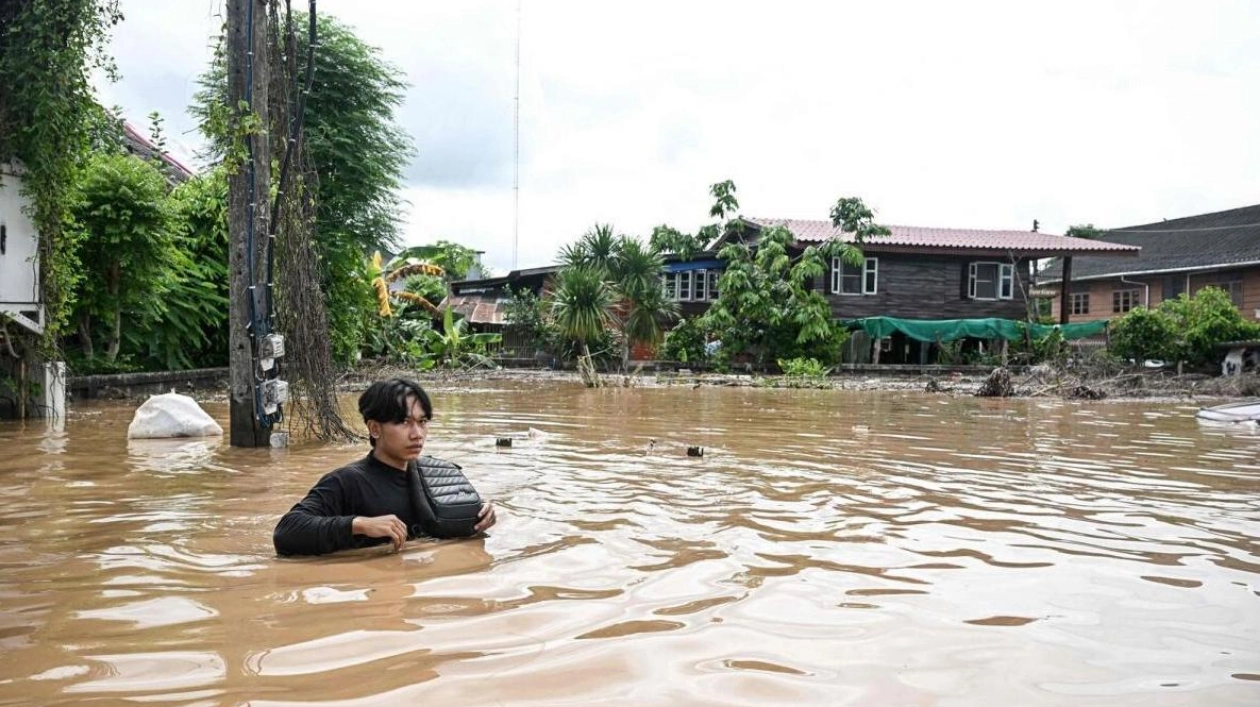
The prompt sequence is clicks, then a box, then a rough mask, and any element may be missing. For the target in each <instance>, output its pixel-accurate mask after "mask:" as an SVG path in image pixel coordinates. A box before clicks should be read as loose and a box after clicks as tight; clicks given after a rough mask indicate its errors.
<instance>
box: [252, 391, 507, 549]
mask: <svg viewBox="0 0 1260 707" xmlns="http://www.w3.org/2000/svg"><path fill="white" fill-rule="evenodd" d="M359 413H360V414H361V415H363V421H364V422H365V423H366V424H367V428H368V435H369V436H370V437H371V440H370V441H371V445H372V449H371V451H369V452H368V455H367V456H366V457H364V458H362V459H360V460H358V461H356V462H354V463H352V464H349V465H347V466H344V467H342V468H340V469H337V470H336V471H333V472H330V473H328V474H325V475H324V477H323V478H321V479H320V480H319V482H318V483H316V484H315V486H314V487H312V488H311V490H310V491H308V492H307V494H306V497H305V498H303V499H302V500H301V501H298V503H297V505H295V506H293V508H292V509H290V510H289V512H288V513H286V514H285V515H284V517H282V518H281V519H280V522H279V523H277V524H276V530H275V532H274V533H273V534H272V541H273V542H274V543H275V546H276V553H278V554H280V555H323V554H326V553H329V552H336V551H338V550H347V549H350V548H359V547H368V546H371V545H382V544H384V543H393V544H394V549H395V550H399V549H401V548H402V546H403V543H404V542H406V541H408V540H411V539H413V538H416V537H419V536H421V535H436V533H435V532H434V531H433V529H432V528H428V527H426V522H425V518H424V517H423V516H422V514H421V512H420V510H419V509H417V508H416V507H415V506H416V502H414V501H413V492H412V489H411V488H410V486H409V485H408V479H407V475H408V465H409V464H412V463H414V462H415V461H416V459H418V458H419V457H420V453H421V451H422V450H423V449H424V441H425V438H426V437H427V436H428V433H429V421H430V420H432V419H433V403H432V402H431V401H430V400H429V394H428V393H426V392H424V389H423V388H421V387H420V385H419V384H417V383H415V382H414V381H410V380H406V379H403V378H394V379H391V380H385V381H377V382H376V383H373V384H372V385H371V386H370V387H369V388H368V389H367V390H366V391H364V392H363V395H361V396H359ZM419 501H420V502H423V496H421V498H420V499H419ZM495 520H496V518H495V512H494V505H493V504H490V503H485V504H483V505H482V506H481V511H480V513H479V514H478V515H477V524H476V526H475V527H474V531H475V532H481V531H484V530H486V529H487V528H489V527H491V526H493V525H494V523H495Z"/></svg>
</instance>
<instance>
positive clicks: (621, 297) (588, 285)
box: [548, 225, 678, 366]
mask: <svg viewBox="0 0 1260 707" xmlns="http://www.w3.org/2000/svg"><path fill="white" fill-rule="evenodd" d="M560 261H561V264H562V267H561V269H560V271H559V273H557V275H556V280H555V283H554V284H553V286H552V289H551V292H550V293H549V295H548V299H549V301H550V302H551V311H552V317H553V319H554V321H555V325H556V327H557V329H558V330H559V332H560V334H561V335H562V336H563V337H564V338H566V339H568V340H570V341H573V342H575V343H577V344H578V345H579V346H580V347H581V348H582V352H583V355H584V356H586V357H588V358H589V356H590V345H591V344H592V343H593V342H594V341H596V340H597V339H600V338H601V337H603V336H604V335H605V334H606V332H608V331H612V332H613V333H614V335H615V337H616V339H617V343H618V344H620V348H621V361H622V365H623V366H624V365H626V364H627V363H628V362H629V360H630V350H631V348H632V347H633V346H634V345H635V344H648V345H656V344H657V343H659V342H660V340H661V337H662V336H663V334H664V332H663V329H662V324H663V323H664V322H667V321H669V320H671V319H673V318H675V317H677V315H678V303H677V302H673V301H671V300H669V299H667V298H666V297H665V291H664V289H663V288H662V287H661V271H662V268H663V266H664V261H663V260H662V256H661V254H660V252H658V251H657V250H656V249H655V248H653V247H651V246H645V245H644V244H643V243H642V242H641V241H639V240H638V239H635V238H630V237H628V236H624V235H614V234H613V229H612V227H611V226H607V225H597V226H595V228H593V229H591V230H590V231H588V232H587V233H586V234H585V235H583V236H582V238H581V239H579V240H578V241H577V242H575V243H572V244H569V245H567V246H565V247H564V248H563V249H561V251H560Z"/></svg>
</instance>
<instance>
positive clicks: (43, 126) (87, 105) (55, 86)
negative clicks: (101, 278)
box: [0, 0, 122, 346]
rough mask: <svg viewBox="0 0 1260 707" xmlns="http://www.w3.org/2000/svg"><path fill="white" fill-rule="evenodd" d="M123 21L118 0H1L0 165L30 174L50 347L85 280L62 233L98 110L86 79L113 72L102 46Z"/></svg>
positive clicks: (28, 190)
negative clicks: (20, 166) (99, 71)
mask: <svg viewBox="0 0 1260 707" xmlns="http://www.w3.org/2000/svg"><path fill="white" fill-rule="evenodd" d="M121 19H122V15H121V13H120V12H119V11H118V2H117V0H0V162H8V161H10V160H12V159H15V158H16V159H17V160H19V161H20V162H21V163H22V164H23V165H24V166H25V167H26V170H27V172H26V175H25V178H24V191H25V193H26V195H27V196H28V197H30V199H31V206H32V213H31V216H32V219H33V221H34V225H35V228H36V230H37V231H38V233H39V255H40V282H41V283H42V289H43V292H42V294H43V300H44V304H45V307H46V312H47V327H46V330H45V331H46V335H45V336H46V338H45V343H46V344H48V345H50V346H51V345H53V343H54V342H55V341H56V337H57V336H58V335H59V334H60V332H61V330H62V328H63V326H64V325H65V323H66V322H67V320H68V318H69V315H70V305H69V303H70V297H71V294H72V291H73V289H74V287H75V283H76V281H77V280H78V278H79V275H80V273H79V270H78V264H77V262H76V261H75V258H74V253H73V248H74V241H73V239H72V238H69V237H67V234H66V233H65V227H66V224H67V223H68V222H69V220H70V209H71V203H72V202H71V199H70V198H69V197H70V194H71V192H72V191H73V189H74V186H75V183H76V182H77V181H78V173H79V170H80V169H81V168H82V166H83V163H84V161H85V159H86V156H87V153H88V147H89V142H90V134H91V131H90V126H91V118H92V115H93V113H94V112H95V111H96V110H97V106H96V102H95V100H94V98H93V95H92V89H91V85H90V83H89V75H90V73H91V71H92V70H94V69H98V68H101V69H104V70H105V71H106V72H109V73H112V69H113V67H112V64H111V62H110V61H109V58H108V57H107V56H106V55H105V54H104V53H103V51H102V48H103V47H104V45H105V42H106V39H107V38H108V33H109V30H110V28H111V27H113V26H114V25H115V24H116V23H117V22H118V21H119V20H121ZM0 188H6V187H4V186H0Z"/></svg>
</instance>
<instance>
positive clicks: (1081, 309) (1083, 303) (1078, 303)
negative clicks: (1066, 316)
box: [1072, 292, 1089, 314]
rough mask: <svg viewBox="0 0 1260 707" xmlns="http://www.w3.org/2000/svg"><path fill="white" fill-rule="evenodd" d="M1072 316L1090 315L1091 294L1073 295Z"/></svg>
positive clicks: (1075, 293)
mask: <svg viewBox="0 0 1260 707" xmlns="http://www.w3.org/2000/svg"><path fill="white" fill-rule="evenodd" d="M1072 314H1089V293H1088V292H1074V293H1072Z"/></svg>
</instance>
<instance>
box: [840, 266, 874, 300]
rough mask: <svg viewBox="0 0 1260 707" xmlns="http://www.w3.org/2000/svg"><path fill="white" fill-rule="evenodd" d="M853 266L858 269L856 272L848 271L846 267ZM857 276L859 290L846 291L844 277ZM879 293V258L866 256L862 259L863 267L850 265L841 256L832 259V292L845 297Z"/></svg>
mask: <svg viewBox="0 0 1260 707" xmlns="http://www.w3.org/2000/svg"><path fill="white" fill-rule="evenodd" d="M848 268H852V269H854V270H857V272H856V273H847V272H845V270H846V269H848ZM846 276H848V277H857V278H858V289H859V290H860V291H859V292H845V291H844V287H843V285H844V278H845V277H846ZM878 293H879V258H865V259H864V260H863V261H862V266H861V268H857V267H855V266H853V265H849V264H848V263H846V262H844V260H843V259H841V258H832V259H831V294H833V295H842V296H844V297H861V296H864V295H874V294H878Z"/></svg>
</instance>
